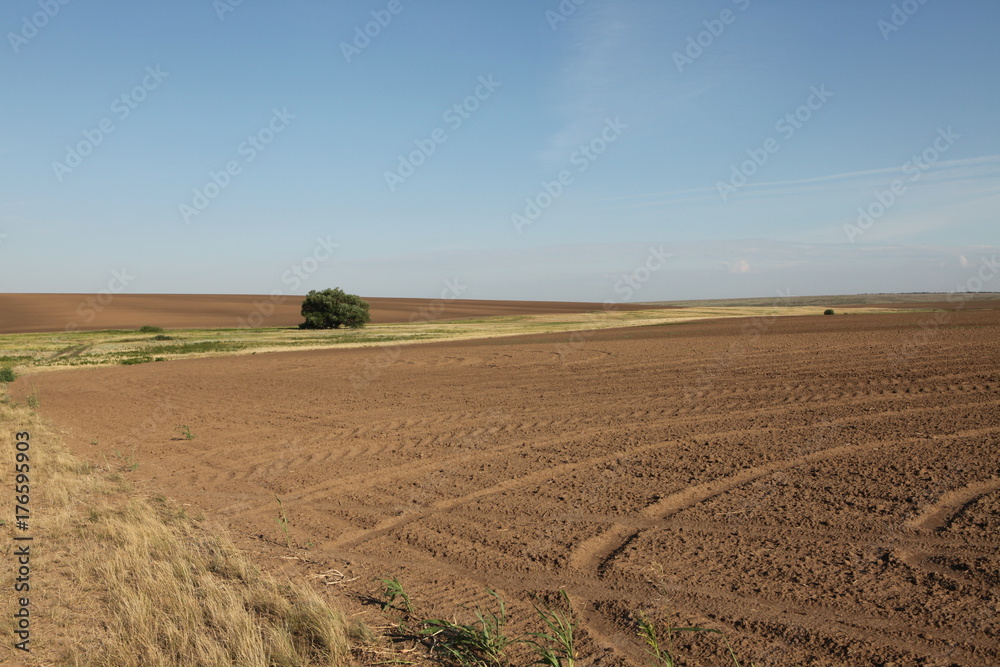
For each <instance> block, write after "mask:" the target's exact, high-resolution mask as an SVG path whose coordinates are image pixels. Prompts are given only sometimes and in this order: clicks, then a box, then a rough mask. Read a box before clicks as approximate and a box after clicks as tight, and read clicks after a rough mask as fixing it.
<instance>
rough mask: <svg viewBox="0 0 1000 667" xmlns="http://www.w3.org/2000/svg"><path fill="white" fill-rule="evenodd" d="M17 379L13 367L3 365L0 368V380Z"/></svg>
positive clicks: (9, 380) (11, 380)
mask: <svg viewBox="0 0 1000 667" xmlns="http://www.w3.org/2000/svg"><path fill="white" fill-rule="evenodd" d="M16 379H17V374H16V373H15V372H14V369H13V368H10V367H9V366H4V367H3V368H0V382H13V381H14V380H16Z"/></svg>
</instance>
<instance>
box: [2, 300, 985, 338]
mask: <svg viewBox="0 0 1000 667" xmlns="http://www.w3.org/2000/svg"><path fill="white" fill-rule="evenodd" d="M946 297H947V295H945V294H866V295H860V296H817V297H788V298H776V297H764V298H758V299H709V300H701V301H667V302H662V303H646V304H641V303H633V304H615V309H616V310H618V311H628V310H648V309H650V308H702V307H712V308H717V307H741V308H743V307H777V306H782V307H797V306H814V307H821V308H832V307H845V306H895V307H900V308H903V307H905V308H911V307H928V308H949V309H951V308H955V305H956V304H954V303H949V302H948V301H947V298H946ZM964 297H968V301H965V302H964V303H963V304H962V305H963V307H973V306H975V307H978V306H979V305H981V304H982V303H983V302H984V301H987V300H993V301H994V302H996V301H997V300H1000V293H994V294H986V293H981V294H970V295H963V298H964ZM368 302H369V303H370V304H371V313H372V323H373V324H392V323H400V322H434V321H447V320H458V319H472V318H487V317H500V316H502V317H514V316H522V315H568V314H574V313H575V314H581V313H587V312H592V311H596V310H602V309H603V308H604V305H603V304H600V303H587V302H561V301H487V300H473V299H394V298H381V297H373V298H369V299H368ZM301 306H302V296H296V295H285V296H280V297H272V296H268V295H248V294H117V295H114V296H113V297H112V296H111V295H101V294H0V334H8V333H32V332H35V333H41V332H67V331H70V332H72V331H99V330H107V329H138V328H139V327H141V326H144V325H152V326H159V327H164V328H166V329H232V328H239V327H248V326H250V327H291V326H296V325H298V323H299V322H301V321H302V317H301V315H300V313H299V311H300V308H301Z"/></svg>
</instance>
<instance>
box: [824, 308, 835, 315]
mask: <svg viewBox="0 0 1000 667" xmlns="http://www.w3.org/2000/svg"><path fill="white" fill-rule="evenodd" d="M823 314H824V315H833V308H827V309H826V310H824V311H823Z"/></svg>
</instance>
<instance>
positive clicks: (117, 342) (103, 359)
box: [0, 302, 996, 373]
mask: <svg viewBox="0 0 1000 667" xmlns="http://www.w3.org/2000/svg"><path fill="white" fill-rule="evenodd" d="M995 303H996V302H995ZM591 305H592V304H591ZM523 310H528V308H524V309H523ZM822 312H823V310H822V309H821V308H819V307H815V306H794V307H790V306H781V307H775V306H749V305H745V306H739V307H734V306H729V307H692V308H652V309H645V310H597V311H590V312H555V313H547V314H519V315H510V316H493V317H473V318H467V319H456V320H446V321H423V320H417V321H415V322H408V321H407V322H397V323H383V324H373V325H369V326H368V327H366V328H364V329H359V330H350V329H346V330H345V329H339V330H330V331H315V330H300V329H298V328H297V327H285V328H277V327H267V328H264V327H261V328H242V329H240V328H226V329H165V330H164V331H163V332H162V333H142V332H140V331H139V330H138V329H108V330H103V331H76V332H69V333H66V332H48V333H12V334H0V366H11V367H14V368H15V369H16V370H17V372H19V373H23V372H27V371H29V370H31V369H44V368H59V367H70V366H107V365H117V364H123V365H130V364H141V363H149V362H160V361H170V360H173V359H181V358H192V357H207V356H218V355H231V354H256V353H257V352H274V351H279V350H315V349H323V348H348V347H370V346H376V345H404V344H413V343H421V342H428V341H445V340H468V339H473V338H499V337H507V336H517V335H522V334H536V333H558V332H571V331H584V330H597V329H608V328H619V327H632V326H655V325H669V324H679V323H681V322H690V321H693V320H704V319H722V318H734V317H750V318H765V319H766V320H770V319H771V318H773V317H784V316H791V315H821V314H822ZM851 312H852V313H857V314H860V313H888V312H894V310H893V309H891V308H858V309H852V310H851ZM147 320H153V321H163V318H161V319H160V320H156V319H155V318H147Z"/></svg>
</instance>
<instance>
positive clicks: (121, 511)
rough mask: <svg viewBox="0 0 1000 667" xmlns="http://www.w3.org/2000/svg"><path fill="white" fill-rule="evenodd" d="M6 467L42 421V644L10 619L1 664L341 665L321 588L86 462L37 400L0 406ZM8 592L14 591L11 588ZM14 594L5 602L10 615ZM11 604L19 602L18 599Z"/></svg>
mask: <svg viewBox="0 0 1000 667" xmlns="http://www.w3.org/2000/svg"><path fill="white" fill-rule="evenodd" d="M0 429H2V433H3V436H2V438H0V442H2V447H0V470H3V473H2V474H0V477H2V478H3V479H9V478H10V474H9V473H10V472H13V470H14V465H15V461H14V455H15V450H14V440H13V437H14V433H15V432H19V431H29V432H30V433H31V441H30V442H31V450H30V455H31V471H32V474H31V508H32V512H31V516H32V520H31V530H30V531H29V533H28V534H30V535H32V536H33V537H34V541H33V542H32V543H31V545H32V546H31V551H32V562H31V567H32V574H31V591H30V596H31V607H30V609H31V612H32V617H31V619H32V626H31V647H32V652H31V654H30V655H26V654H24V653H23V652H22V651H18V650H16V649H14V648H13V644H14V641H15V639H14V636H13V634H12V629H11V624H10V623H3V624H0V640H2V642H3V646H2V647H0V663H3V664H8V663H11V664H17V663H19V662H23V664H29V665H47V664H69V665H116V666H119V665H121V666H130V665H136V666H138V665H144V666H146V665H149V666H153V665H185V666H188V665H190V666H202V665H203V666H208V665H246V666H261V667H265V666H271V665H281V666H284V665H289V666H291V665H342V664H349V663H350V661H351V654H350V645H349V641H348V633H347V622H346V619H345V618H344V616H343V614H342V613H341V612H339V611H338V610H336V609H333V608H331V607H330V606H329V605H328V604H327V603H326V602H325V601H324V600H323V599H322V598H321V597H320V596H319V595H318V594H317V593H315V592H314V591H313V590H312V589H311V588H308V587H305V586H301V585H296V584H292V583H283V582H280V581H278V580H277V579H275V578H274V577H272V576H269V575H268V574H266V573H263V572H261V571H260V570H259V569H257V568H256V567H255V566H254V565H253V564H252V563H251V562H250V561H249V560H248V559H247V557H246V556H244V555H243V554H242V553H241V552H240V551H239V550H238V549H236V547H235V546H234V545H233V544H232V543H231V542H230V541H229V540H228V539H226V538H225V537H224V536H221V535H220V534H218V533H217V532H215V531H211V530H207V529H205V528H203V527H202V526H201V525H200V524H199V522H197V521H195V520H193V519H191V518H189V517H187V516H186V514H185V513H184V512H183V511H182V510H181V511H178V510H177V508H175V507H173V506H172V505H171V504H170V503H168V502H167V501H166V500H165V499H162V498H161V499H159V500H154V499H148V498H145V497H144V496H143V495H141V494H140V493H138V492H137V491H136V490H134V489H132V488H131V487H130V485H129V484H128V482H127V480H125V479H124V478H123V476H122V475H121V473H119V472H115V471H111V470H99V469H94V468H91V467H90V466H88V465H86V464H84V463H81V462H80V461H79V460H78V459H76V458H75V457H73V456H72V455H71V454H70V453H69V452H67V451H66V450H65V449H64V448H63V447H62V446H61V444H60V443H59V441H58V439H57V438H56V437H55V436H54V434H53V433H52V432H51V431H50V430H49V429H48V428H46V426H45V425H44V424H43V423H42V422H41V421H40V420H39V419H38V417H37V416H36V414H35V413H34V411H32V410H30V409H28V408H25V407H18V406H15V405H11V404H9V403H3V404H0ZM13 496H14V493H13V489H12V488H11V487H10V486H9V485H7V484H4V485H3V491H2V492H0V512H2V515H0V516H2V517H3V518H4V519H5V520H7V523H5V524H4V525H3V526H0V535H2V536H3V537H2V539H3V542H2V544H3V547H2V549H3V551H4V555H5V557H4V558H3V559H2V560H3V562H2V563H0V568H2V570H0V586H2V588H3V590H5V591H11V590H12V586H13V578H14V576H15V574H14V558H13V555H12V547H11V545H12V544H13V543H14V542H13V536H14V533H15V532H17V533H19V534H21V535H24V534H25V533H22V532H20V531H16V530H15V528H14V526H12V525H11V523H10V517H13V514H14V511H13V503H14V498H13ZM4 599H5V600H10V596H4ZM11 607H12V605H8V604H5V605H4V610H3V613H4V615H5V616H7V615H8V609H9V608H11ZM11 613H13V609H11Z"/></svg>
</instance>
